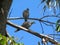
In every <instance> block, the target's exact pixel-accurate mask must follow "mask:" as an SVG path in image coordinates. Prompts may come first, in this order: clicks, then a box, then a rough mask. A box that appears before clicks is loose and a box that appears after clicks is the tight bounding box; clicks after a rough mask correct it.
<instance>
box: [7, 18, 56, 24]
mask: <svg viewBox="0 0 60 45" xmlns="http://www.w3.org/2000/svg"><path fill="white" fill-rule="evenodd" d="M17 19H24V18H18V17H16V18H14V17H11V18H7V20H17ZM28 19H29V20H37V21H41V22H46V23H50V24H56V23H54V22H50V21H46V20H42V19H39V18H28Z"/></svg>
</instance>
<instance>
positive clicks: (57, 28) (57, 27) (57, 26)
mask: <svg viewBox="0 0 60 45" xmlns="http://www.w3.org/2000/svg"><path fill="white" fill-rule="evenodd" d="M56 31H57V32H60V19H59V20H57V22H56Z"/></svg>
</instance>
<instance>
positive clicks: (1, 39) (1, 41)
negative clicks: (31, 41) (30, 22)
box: [0, 34, 24, 45]
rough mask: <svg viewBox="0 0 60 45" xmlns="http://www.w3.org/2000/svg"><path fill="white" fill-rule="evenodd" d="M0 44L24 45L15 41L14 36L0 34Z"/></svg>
mask: <svg viewBox="0 0 60 45" xmlns="http://www.w3.org/2000/svg"><path fill="white" fill-rule="evenodd" d="M0 45H24V44H23V43H17V42H15V41H14V38H13V37H5V36H3V35H1V34H0Z"/></svg>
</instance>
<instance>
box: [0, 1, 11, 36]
mask: <svg viewBox="0 0 60 45" xmlns="http://www.w3.org/2000/svg"><path fill="white" fill-rule="evenodd" d="M11 4H12V0H0V34H2V35H5V36H6V35H7V32H6V21H7V14H8V12H9V8H10V6H11ZM1 9H3V10H1ZM3 13H4V14H3Z"/></svg>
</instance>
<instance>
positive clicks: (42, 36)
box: [7, 21, 58, 44]
mask: <svg viewBox="0 0 60 45" xmlns="http://www.w3.org/2000/svg"><path fill="white" fill-rule="evenodd" d="M7 24H8V25H11V26H13V27H15V28H19V29H23V31H26V32H28V33H31V34H33V35H35V36H37V37H39V38H47V39H48V41H49V42H51V43H53V44H58V42H57V41H56V40H54V39H53V38H51V37H49V36H47V35H44V34H39V33H37V32H34V31H32V30H29V29H26V28H24V27H22V26H18V25H15V24H13V23H12V22H10V21H7Z"/></svg>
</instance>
